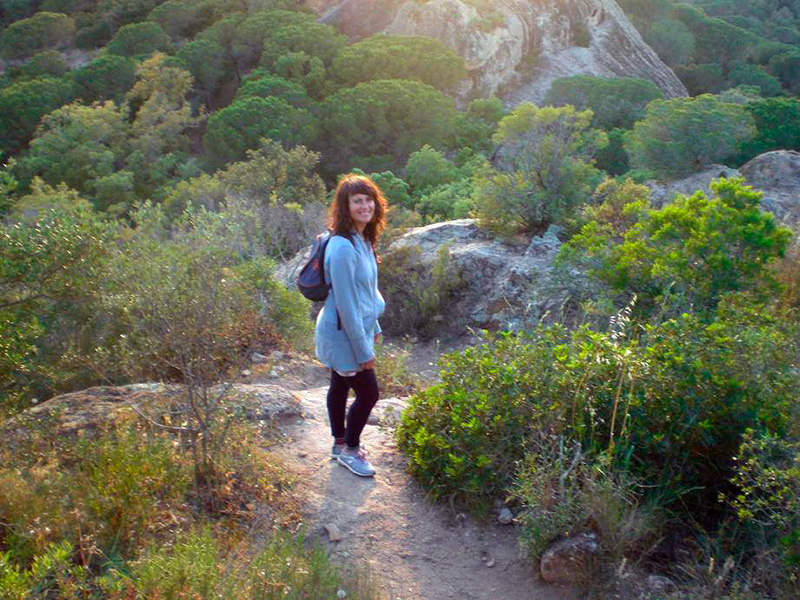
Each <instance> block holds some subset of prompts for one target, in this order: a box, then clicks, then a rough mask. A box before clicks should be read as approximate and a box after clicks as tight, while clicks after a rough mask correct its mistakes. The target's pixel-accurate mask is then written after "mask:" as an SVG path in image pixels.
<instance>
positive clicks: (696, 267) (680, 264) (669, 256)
mask: <svg viewBox="0 0 800 600" xmlns="http://www.w3.org/2000/svg"><path fill="white" fill-rule="evenodd" d="M711 189H712V191H713V195H712V196H711V197H710V198H708V197H706V195H705V194H704V193H703V192H697V193H695V194H693V195H692V196H679V197H678V198H676V199H675V200H674V201H673V202H671V203H670V204H668V205H666V206H665V207H663V208H661V209H649V208H646V207H645V206H644V205H642V204H641V203H640V205H639V206H637V207H634V209H633V210H630V209H623V210H622V211H621V212H622V214H624V215H628V217H629V218H628V224H627V225H625V226H623V227H622V231H621V234H622V237H621V239H619V238H618V237H617V236H619V234H620V232H619V231H612V230H611V229H610V228H608V227H604V226H602V224H600V223H598V222H590V223H589V224H588V225H587V226H585V227H584V228H583V229H582V230H581V232H580V233H579V234H578V235H576V236H574V237H573V238H572V240H571V241H570V242H569V244H568V247H567V248H566V249H565V250H564V253H565V254H566V255H572V256H576V257H580V258H579V260H580V261H581V262H583V263H584V264H586V265H593V266H591V267H590V273H591V274H592V275H594V276H596V277H598V278H599V279H600V280H601V281H603V282H604V283H605V284H606V285H608V286H609V287H610V288H611V289H612V290H614V291H615V292H624V293H626V294H630V293H636V294H637V295H638V297H639V302H638V304H639V305H640V307H642V308H643V309H646V310H652V309H654V308H655V307H656V306H658V305H659V304H662V305H664V306H667V305H671V307H672V309H673V310H674V311H676V312H677V313H678V314H680V313H681V312H683V311H686V310H693V311H696V312H705V311H713V310H715V309H716V307H717V305H718V303H719V301H720V300H721V298H722V297H723V296H724V295H725V294H727V293H730V292H744V291H747V292H751V293H754V294H757V295H761V296H763V297H764V298H766V297H768V296H769V295H770V294H772V293H774V291H775V281H774V276H773V274H772V273H771V271H770V270H769V269H768V265H769V263H770V262H772V261H774V260H775V259H777V258H778V257H780V256H783V254H784V252H785V251H786V248H787V247H788V244H789V241H790V240H791V231H790V230H789V229H787V228H785V227H780V226H779V225H778V223H777V221H776V219H775V216H774V215H773V214H772V213H768V212H764V211H762V210H761V207H760V203H761V193H760V192H755V191H753V189H752V188H751V187H749V186H746V185H744V182H743V180H741V179H721V180H719V181H716V182H713V183H712V185H711ZM631 215H636V217H637V218H636V220H635V222H633V223H631V222H630V216H631Z"/></svg>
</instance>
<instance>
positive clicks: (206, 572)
mask: <svg viewBox="0 0 800 600" xmlns="http://www.w3.org/2000/svg"><path fill="white" fill-rule="evenodd" d="M124 579H125V580H127V581H129V582H130V583H131V584H132V585H133V586H134V588H135V589H136V591H137V592H138V593H139V594H141V595H142V596H143V597H147V598H151V597H159V598H167V599H177V598H186V597H192V598H195V597H196V598H211V597H218V596H221V597H225V598H234V597H235V598H253V599H256V598H258V599H262V600H281V599H283V598H289V599H290V600H303V599H305V598H337V597H342V598H343V597H345V596H343V595H341V593H340V590H341V591H342V592H344V594H345V595H346V597H347V598H353V599H354V600H370V599H376V600H377V598H379V597H381V595H380V592H379V591H378V590H377V589H376V586H374V585H373V584H371V582H370V581H369V577H368V575H367V574H366V573H358V572H354V573H350V574H347V575H345V574H343V573H342V572H341V571H340V570H339V569H338V568H337V567H336V566H334V565H333V564H332V563H331V561H330V559H329V558H328V555H327V553H326V552H325V550H324V549H323V548H322V547H320V546H319V545H318V544H315V545H313V546H312V547H310V548H307V547H306V544H305V542H304V537H303V535H302V534H300V535H298V536H295V535H292V534H291V533H289V532H285V531H272V532H270V534H269V536H268V538H267V540H266V541H265V542H263V544H262V545H261V546H260V547H258V546H254V547H253V548H251V555H250V556H246V557H245V556H240V555H238V554H237V553H234V552H228V551H226V550H225V549H224V548H223V546H222V544H221V542H220V541H218V540H217V539H215V538H214V536H212V534H211V532H210V530H209V529H208V528H204V529H202V530H200V531H196V532H193V533H189V534H186V535H183V536H181V537H180V538H178V539H177V540H176V542H175V543H174V544H173V545H171V546H163V547H161V548H153V549H151V550H150V551H148V552H147V554H146V555H145V556H143V557H142V558H141V559H140V560H139V561H137V563H135V564H134V565H133V569H132V570H131V573H130V575H128V576H125V578H124Z"/></svg>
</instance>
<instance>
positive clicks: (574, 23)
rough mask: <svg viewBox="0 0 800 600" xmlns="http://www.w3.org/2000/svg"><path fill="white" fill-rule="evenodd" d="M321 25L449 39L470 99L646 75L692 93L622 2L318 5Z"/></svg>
mask: <svg viewBox="0 0 800 600" xmlns="http://www.w3.org/2000/svg"><path fill="white" fill-rule="evenodd" d="M310 5H311V6H312V7H313V8H314V9H315V10H316V11H317V12H318V13H319V14H320V15H321V18H320V20H321V21H323V22H326V23H335V24H336V25H337V27H339V29H340V30H342V31H343V32H344V33H345V34H347V35H348V36H350V37H351V39H354V40H355V39H360V38H363V37H367V36H370V35H373V34H376V33H379V32H384V33H387V34H392V35H423V36H428V37H433V38H437V39H439V40H441V41H442V42H444V43H445V44H446V45H447V46H449V47H450V48H452V49H453V50H454V51H455V52H456V53H457V54H459V55H460V56H462V57H464V59H465V61H466V64H467V68H468V69H469V80H468V81H465V82H464V83H463V84H462V86H461V87H460V89H459V98H460V99H461V100H462V101H463V100H465V99H467V98H471V97H486V96H489V95H492V94H494V95H499V96H501V97H503V98H505V100H506V101H507V103H508V104H509V105H515V104H517V103H519V102H521V101H524V100H528V101H531V102H535V103H537V102H541V101H542V100H543V99H544V97H545V95H546V94H547V90H548V89H549V88H550V85H551V84H552V82H553V81H554V80H556V79H558V78H560V77H568V76H571V75H594V76H598V77H639V78H642V79H648V80H650V81H653V82H654V83H655V84H656V85H658V86H659V88H661V90H662V91H663V92H664V95H665V96H666V97H667V98H674V97H679V96H686V95H687V92H686V88H685V87H684V86H683V84H682V83H681V82H680V80H679V79H678V78H677V77H676V76H675V74H674V73H673V72H672V71H671V70H670V69H669V68H668V67H667V66H666V65H665V64H664V63H663V62H662V61H661V60H660V59H659V58H658V56H657V55H656V53H655V52H654V51H653V50H652V49H651V48H650V47H649V46H648V45H647V44H645V42H644V41H643V40H642V38H641V36H640V35H639V33H638V31H636V28H635V27H634V26H633V25H632V24H631V22H630V21H629V20H628V18H627V17H626V16H625V14H624V13H623V12H622V9H620V7H619V6H618V5H617V3H616V1H615V0H498V1H497V2H495V3H493V4H492V9H493V10H494V21H492V22H491V24H490V23H489V20H488V18H487V17H489V16H492V15H489V13H486V12H483V13H482V12H481V11H479V10H478V9H476V8H475V7H474V6H472V5H470V4H468V3H467V2H465V1H464V0H429V1H428V2H424V3H418V2H417V1H415V0H310Z"/></svg>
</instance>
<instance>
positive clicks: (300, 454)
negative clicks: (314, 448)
mask: <svg viewBox="0 0 800 600" xmlns="http://www.w3.org/2000/svg"><path fill="white" fill-rule="evenodd" d="M297 456H299V457H300V458H305V457H306V456H308V452H298V453H297Z"/></svg>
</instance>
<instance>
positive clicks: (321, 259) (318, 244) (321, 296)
mask: <svg viewBox="0 0 800 600" xmlns="http://www.w3.org/2000/svg"><path fill="white" fill-rule="evenodd" d="M331 237H333V236H332V234H331V232H330V231H326V232H325V233H320V234H319V235H318V236H317V237H316V238H315V239H314V244H313V245H312V246H311V254H310V255H309V257H308V260H307V261H306V264H304V265H303V268H302V269H300V274H299V275H298V276H297V289H298V290H300V293H301V294H303V296H305V297H306V298H308V299H309V300H313V301H314V302H324V301H325V299H326V298H327V297H328V292H330V289H331V286H330V284H329V283H325V249H326V248H327V247H328V242H330V241H331ZM343 237H345V238H346V239H347V240H348V241H349V242H350V243H351V244H353V247H354V248H355V242H354V241H353V240H352V238H350V237H349V236H343Z"/></svg>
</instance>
